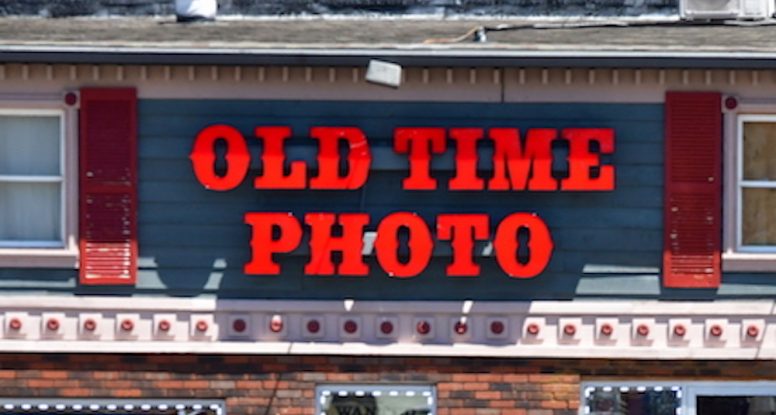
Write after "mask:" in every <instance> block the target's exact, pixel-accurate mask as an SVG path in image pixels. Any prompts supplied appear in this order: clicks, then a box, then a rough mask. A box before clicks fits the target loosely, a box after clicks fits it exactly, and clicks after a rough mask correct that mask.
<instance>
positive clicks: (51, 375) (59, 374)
mask: <svg viewBox="0 0 776 415" xmlns="http://www.w3.org/2000/svg"><path fill="white" fill-rule="evenodd" d="M40 377H41V378H43V379H67V378H68V372H66V371H64V370H46V371H43V372H41V373H40Z"/></svg>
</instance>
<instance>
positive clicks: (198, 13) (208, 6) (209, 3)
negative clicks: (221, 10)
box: [175, 0, 218, 22]
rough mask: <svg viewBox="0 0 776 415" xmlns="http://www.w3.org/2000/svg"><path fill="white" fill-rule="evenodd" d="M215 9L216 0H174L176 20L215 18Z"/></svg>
mask: <svg viewBox="0 0 776 415" xmlns="http://www.w3.org/2000/svg"><path fill="white" fill-rule="evenodd" d="M217 10H218V4H217V2H216V0H175V15H176V17H177V19H178V22H196V21H202V20H205V21H207V20H215V18H216V11H217Z"/></svg>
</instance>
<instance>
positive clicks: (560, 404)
mask: <svg viewBox="0 0 776 415" xmlns="http://www.w3.org/2000/svg"><path fill="white" fill-rule="evenodd" d="M542 408H549V409H568V404H567V403H566V402H565V401H552V400H548V401H542Z"/></svg>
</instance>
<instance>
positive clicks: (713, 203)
mask: <svg viewBox="0 0 776 415" xmlns="http://www.w3.org/2000/svg"><path fill="white" fill-rule="evenodd" d="M720 101H721V95H720V94H719V93H715V92H668V93H667V94H666V105H665V116H666V119H665V125H666V134H665V149H666V152H665V202H664V203H665V215H664V218H665V219H664V227H665V229H664V233H665V234H664V242H663V285H664V286H665V287H671V288H714V287H719V284H720V279H721V278H720V277H721V275H720V274H721V267H720V256H721V249H722V246H721V245H722V177H721V172H722V111H721V104H720Z"/></svg>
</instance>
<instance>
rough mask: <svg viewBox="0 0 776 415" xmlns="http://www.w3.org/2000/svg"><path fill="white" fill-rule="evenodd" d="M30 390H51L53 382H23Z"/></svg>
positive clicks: (33, 380) (32, 380)
mask: <svg viewBox="0 0 776 415" xmlns="http://www.w3.org/2000/svg"><path fill="white" fill-rule="evenodd" d="M25 383H26V384H27V386H28V387H30V388H53V387H54V381H53V380H49V379H30V380H28V381H27V382H25Z"/></svg>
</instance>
